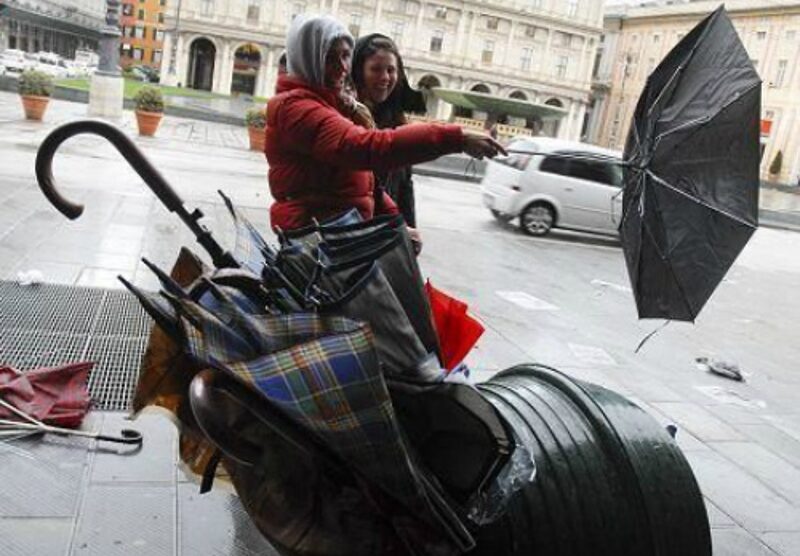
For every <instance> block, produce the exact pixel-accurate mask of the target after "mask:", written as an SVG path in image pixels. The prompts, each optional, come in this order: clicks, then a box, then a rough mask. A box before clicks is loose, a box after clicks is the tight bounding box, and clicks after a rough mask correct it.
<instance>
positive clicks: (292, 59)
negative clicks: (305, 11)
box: [286, 15, 354, 88]
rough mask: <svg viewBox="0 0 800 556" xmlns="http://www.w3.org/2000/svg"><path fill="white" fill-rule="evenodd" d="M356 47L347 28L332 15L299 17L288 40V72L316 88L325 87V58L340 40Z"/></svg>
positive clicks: (294, 22)
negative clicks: (337, 40)
mask: <svg viewBox="0 0 800 556" xmlns="http://www.w3.org/2000/svg"><path fill="white" fill-rule="evenodd" d="M340 38H344V39H346V40H347V41H348V42H349V43H350V46H351V47H352V46H353V42H354V41H353V36H352V35H351V34H350V32H349V31H348V30H347V28H346V27H345V26H344V25H342V24H341V23H339V21H337V20H336V19H334V18H333V17H331V16H329V15H322V16H305V17H304V16H297V17H295V18H294V21H292V24H291V26H289V33H288V35H287V36H286V61H287V64H288V65H287V69H288V70H289V73H290V74H292V75H296V76H297V77H300V78H302V79H303V80H304V81H305V82H307V83H308V84H309V85H311V86H313V87H320V88H322V87H324V86H325V58H326V56H327V55H328V50H330V48H331V45H332V44H333V43H334V42H335V41H336V39H340Z"/></svg>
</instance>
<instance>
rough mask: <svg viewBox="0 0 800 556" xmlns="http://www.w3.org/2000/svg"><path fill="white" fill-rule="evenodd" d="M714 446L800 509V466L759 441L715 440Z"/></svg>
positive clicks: (712, 443) (711, 444)
mask: <svg viewBox="0 0 800 556" xmlns="http://www.w3.org/2000/svg"><path fill="white" fill-rule="evenodd" d="M710 446H711V447H712V448H713V449H714V450H716V451H717V452H719V453H721V454H723V455H724V456H725V457H727V458H728V459H729V460H731V461H733V462H735V463H736V465H738V466H739V467H741V468H743V469H745V470H746V471H747V472H749V473H751V474H752V475H753V476H755V477H757V478H758V479H760V480H761V481H762V482H763V483H764V484H766V485H767V486H769V487H771V488H772V489H773V490H774V491H775V492H777V493H779V494H780V495H781V496H783V497H784V498H786V499H787V500H789V501H790V502H791V503H792V504H793V505H795V506H796V507H798V508H800V469H798V468H797V467H795V466H794V465H792V464H791V463H789V462H787V461H786V460H784V459H782V458H780V457H778V456H777V455H775V454H773V453H772V452H770V451H769V450H767V449H766V448H764V447H763V446H760V445H758V444H756V443H755V442H711V443H710ZM797 529H798V530H800V523H798V524H797Z"/></svg>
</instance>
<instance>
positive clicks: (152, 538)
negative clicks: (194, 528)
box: [71, 485, 176, 556]
mask: <svg viewBox="0 0 800 556" xmlns="http://www.w3.org/2000/svg"><path fill="white" fill-rule="evenodd" d="M175 520H176V516H175V488H174V486H168V487H153V486H143V485H138V486H121V487H120V486H105V485H102V486H101V485H90V486H89V488H88V490H87V492H86V495H85V499H84V501H83V504H82V509H81V515H80V518H79V520H78V528H77V531H76V533H75V538H74V540H73V543H72V552H71V556H94V555H97V556H156V555H157V556H170V555H173V554H175V550H174V546H175V539H176V530H175Z"/></svg>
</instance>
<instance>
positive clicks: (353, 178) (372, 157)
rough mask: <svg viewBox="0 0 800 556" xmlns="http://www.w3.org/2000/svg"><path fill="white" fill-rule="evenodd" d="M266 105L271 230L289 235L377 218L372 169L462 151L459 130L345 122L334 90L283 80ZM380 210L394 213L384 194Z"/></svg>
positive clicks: (395, 165)
mask: <svg viewBox="0 0 800 556" xmlns="http://www.w3.org/2000/svg"><path fill="white" fill-rule="evenodd" d="M277 90H278V94H276V95H275V96H274V97H272V98H271V99H270V100H269V103H268V104H267V128H266V146H265V148H264V152H265V154H266V155H267V161H268V162H269V188H270V192H271V193H272V196H273V198H274V199H275V202H274V203H273V205H272V207H271V208H270V221H271V224H272V226H273V228H275V227H277V228H281V229H284V230H291V229H294V228H299V227H302V226H306V225H308V224H310V223H311V219H312V218H316V219H317V220H323V219H325V218H328V217H330V216H334V215H336V214H339V213H341V212H343V211H345V210H347V209H350V208H352V207H355V208H357V209H358V210H359V212H360V213H361V215H362V217H363V218H365V219H369V218H372V216H373V213H374V211H375V199H374V187H375V186H374V177H373V173H372V172H373V170H388V169H390V168H394V167H397V166H407V165H410V164H417V163H420V162H425V161H428V160H433V159H435V158H438V157H439V156H441V155H443V154H448V153H454V152H460V151H461V149H462V145H463V142H464V137H463V133H462V132H461V128H460V127H459V126H457V125H448V124H412V125H408V126H403V127H400V128H397V129H384V130H377V129H365V128H363V127H361V126H358V125H356V124H354V123H353V122H351V121H350V120H348V119H347V118H345V117H344V116H343V115H342V114H341V113H340V112H339V110H338V109H337V108H336V107H337V100H336V96H335V93H334V92H333V91H332V90H320V89H314V88H311V87H310V86H309V85H307V84H306V83H305V82H304V81H302V80H301V79H299V78H297V77H294V76H288V75H284V76H281V77H280V78H279V80H278V87H277ZM380 204H381V205H382V207H381V209H380V210H381V211H382V212H386V213H390V214H396V213H397V207H396V206H395V204H394V202H392V200H391V199H390V198H389V196H388V195H385V194H384V200H383V202H382V203H380Z"/></svg>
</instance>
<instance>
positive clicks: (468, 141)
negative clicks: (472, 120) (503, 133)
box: [463, 129, 508, 160]
mask: <svg viewBox="0 0 800 556" xmlns="http://www.w3.org/2000/svg"><path fill="white" fill-rule="evenodd" d="M463 149H464V152H465V153H467V154H468V155H469V156H471V157H472V158H477V159H478V160H482V159H483V157H488V158H494V157H495V156H497V155H498V154H504V155H507V154H508V153H506V150H505V149H504V148H503V145H501V144H500V143H498V142H497V141H495V140H494V139H492V138H491V137H490V136H489V135H487V134H485V133H481V132H480V131H473V130H471V129H465V130H464V147H463Z"/></svg>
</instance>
